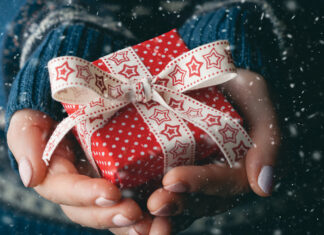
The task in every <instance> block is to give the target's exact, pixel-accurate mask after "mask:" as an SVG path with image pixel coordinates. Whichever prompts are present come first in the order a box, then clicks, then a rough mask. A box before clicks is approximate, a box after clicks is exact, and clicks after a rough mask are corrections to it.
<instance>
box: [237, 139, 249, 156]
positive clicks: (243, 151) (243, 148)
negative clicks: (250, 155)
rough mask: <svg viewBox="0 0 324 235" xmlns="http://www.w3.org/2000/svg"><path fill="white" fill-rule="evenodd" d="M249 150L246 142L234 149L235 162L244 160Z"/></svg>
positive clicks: (241, 142)
mask: <svg viewBox="0 0 324 235" xmlns="http://www.w3.org/2000/svg"><path fill="white" fill-rule="evenodd" d="M248 150H249V147H247V146H245V144H244V142H243V141H242V140H241V141H240V143H239V145H238V146H236V147H235V148H233V152H234V153H235V160H239V159H241V158H243V157H244V156H245V155H246V153H247V152H248Z"/></svg>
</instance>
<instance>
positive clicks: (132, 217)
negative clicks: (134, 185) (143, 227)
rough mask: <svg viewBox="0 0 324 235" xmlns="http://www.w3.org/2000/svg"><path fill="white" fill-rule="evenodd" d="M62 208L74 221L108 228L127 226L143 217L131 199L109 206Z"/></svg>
mask: <svg viewBox="0 0 324 235" xmlns="http://www.w3.org/2000/svg"><path fill="white" fill-rule="evenodd" d="M61 207H62V210H63V211H64V213H65V214H66V215H67V217H69V218H70V219H71V220H72V221H73V222H75V223H78V224H81V225H83V226H87V227H92V228H97V229H107V228H110V227H127V226H130V225H133V224H135V223H136V222H137V221H139V220H141V219H142V218H143V215H142V212H141V209H140V208H139V206H138V205H137V204H136V203H135V202H134V201H133V200H131V199H124V200H122V201H121V202H120V203H118V204H116V205H114V206H112V207H109V208H101V207H73V206H66V205H62V206H61Z"/></svg>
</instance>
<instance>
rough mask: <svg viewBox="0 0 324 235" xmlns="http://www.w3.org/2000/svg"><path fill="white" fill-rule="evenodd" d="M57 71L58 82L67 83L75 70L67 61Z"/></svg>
mask: <svg viewBox="0 0 324 235" xmlns="http://www.w3.org/2000/svg"><path fill="white" fill-rule="evenodd" d="M55 69H56V80H60V79H61V80H64V81H66V82H67V80H68V78H69V76H70V74H71V73H73V72H74V69H72V68H71V67H70V66H69V63H68V62H67V61H65V62H64V63H63V64H62V65H61V66H58V67H56V68H55Z"/></svg>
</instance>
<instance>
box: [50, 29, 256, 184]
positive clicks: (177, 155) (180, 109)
mask: <svg viewBox="0 0 324 235" xmlns="http://www.w3.org/2000/svg"><path fill="white" fill-rule="evenodd" d="M227 47H228V43H227V42H226V41H219V42H215V43H213V44H207V45H204V46H202V47H199V48H197V49H194V50H192V51H189V52H188V49H187V47H186V46H185V44H184V43H183V41H182V40H181V39H180V37H179V35H178V34H177V32H176V31H175V30H173V31H171V32H169V33H166V34H163V35H161V36H159V37H157V38H154V39H151V40H148V41H146V42H143V43H140V44H138V45H136V46H133V47H132V48H125V49H123V50H121V51H118V52H115V53H113V54H111V55H108V56H105V57H103V58H101V59H99V60H98V61H95V62H94V63H93V65H95V66H97V67H95V66H93V65H92V64H89V63H88V62H86V61H84V60H82V59H79V58H75V57H60V58H58V59H54V60H53V61H51V62H50V64H49V65H50V68H49V70H50V77H51V82H54V83H55V84H56V85H54V92H55V94H56V97H60V98H61V97H69V96H72V97H73V98H72V99H68V100H67V101H73V102H74V101H76V100H77V98H78V97H79V98H80V97H83V98H80V99H81V100H82V99H86V97H88V96H92V95H95V96H96V94H98V95H100V96H101V97H102V98H99V99H93V100H94V101H92V102H91V103H90V104H87V105H85V104H84V105H85V106H84V105H81V106H78V105H71V104H68V103H64V107H65V109H66V111H67V112H68V114H69V118H68V120H67V121H65V122H64V121H63V124H67V125H68V127H69V128H71V127H72V126H73V125H75V124H77V123H78V124H77V125H76V131H75V132H77V136H78V140H79V142H80V143H81V145H82V146H83V148H84V149H85V151H86V152H87V155H89V158H91V159H90V160H93V159H94V160H95V163H96V166H97V167H98V169H99V171H100V173H101V175H102V176H103V177H105V178H107V179H109V180H111V181H112V182H114V183H115V184H118V185H119V186H121V187H135V186H137V185H140V184H143V183H145V182H148V181H150V180H154V179H158V178H160V177H161V176H162V174H163V173H164V172H165V171H166V170H168V169H169V167H171V168H172V167H175V166H178V165H184V164H194V162H193V161H194V158H193V156H194V155H196V156H195V157H196V162H197V161H201V160H204V159H206V157H208V156H209V155H210V154H212V153H215V152H218V153H219V152H220V150H221V151H222V152H223V153H224V154H225V157H227V160H228V162H229V163H230V164H233V161H234V160H235V159H238V158H241V157H243V156H244V155H245V153H246V151H247V149H248V147H249V146H250V144H251V142H250V139H249V137H248V136H246V135H245V132H244V130H243V129H242V128H241V126H240V125H238V124H237V122H236V121H235V120H238V121H239V122H242V120H241V118H240V117H239V115H238V114H237V113H236V112H235V110H234V109H233V108H232V106H231V105H230V104H229V103H228V102H227V101H226V99H225V98H224V97H223V96H222V94H221V93H220V92H218V91H217V89H216V88H215V87H214V86H213V84H214V85H215V84H218V83H223V82H225V81H226V80H228V79H231V78H232V75H231V74H233V72H234V71H235V67H234V66H233V63H232V60H231V59H230V56H229V55H230V54H229V52H228V49H227ZM109 74H114V75H115V76H117V77H114V76H112V75H109ZM228 75H229V76H228ZM154 76H155V77H154ZM143 77H144V78H146V79H149V80H152V78H153V77H154V79H153V80H152V89H154V91H157V92H158V94H159V96H155V97H154V101H153V100H151V101H150V96H148V94H150V93H148V90H147V89H148V88H147V87H146V86H143V85H141V84H139V86H137V88H136V101H137V102H134V104H129V103H130V101H129V100H130V98H129V94H130V93H129V92H130V91H131V92H135V90H134V91H133V90H130V89H133V88H130V86H129V85H128V81H135V82H137V81H138V80H139V79H142V78H143ZM110 81H111V82H110ZM67 84H70V85H69V86H70V87H68V88H69V89H67V88H66V87H67ZM80 87H81V88H82V87H84V88H86V89H88V90H85V91H86V92H82V91H83V90H82V89H81V88H80ZM91 87H93V88H94V89H93V90H91ZM89 88H90V89H89ZM191 88H195V89H196V88H199V89H197V90H193V91H190V92H187V93H186V95H184V94H181V92H183V91H186V90H188V89H191ZM91 92H93V93H91ZM100 96H99V97H100ZM159 97H160V98H159ZM190 97H192V98H193V99H192V98H190ZM106 98H109V99H106ZM63 100H64V99H63ZM155 100H159V101H158V102H159V103H157V102H155ZM161 100H162V101H161ZM140 101H144V102H143V103H138V102H140ZM65 102H66V101H65ZM161 102H162V103H161ZM162 104H163V105H162ZM107 107H110V108H107ZM87 110H91V112H92V113H91V114H88V112H89V111H87ZM117 110H118V111H117ZM171 110H172V111H171ZM179 117H181V118H179ZM182 118H183V119H182ZM60 125H61V124H60ZM60 125H59V127H58V128H57V130H55V132H54V134H53V138H54V139H55V137H57V139H59V138H61V135H62V133H66V131H67V130H66V129H64V128H62V127H60ZM51 139H52V138H51ZM58 141H59V140H55V141H54V142H58ZM215 143H217V144H215ZM48 149H49V150H50V151H53V149H55V144H53V143H50V144H49V145H48V146H47V147H46V150H48ZM50 151H49V152H50ZM46 153H47V152H46ZM47 154H48V153H47ZM227 155H230V156H231V157H230V158H228V156H227ZM220 156H221V155H220ZM188 157H189V158H188ZM45 159H46V158H45ZM47 160H48V159H47Z"/></svg>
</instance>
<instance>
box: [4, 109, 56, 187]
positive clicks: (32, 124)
mask: <svg viewBox="0 0 324 235" xmlns="http://www.w3.org/2000/svg"><path fill="white" fill-rule="evenodd" d="M54 125H55V122H54V121H53V120H52V119H51V118H50V117H49V116H47V115H45V114H44V113H42V112H39V111H34V110H29V109H24V110H20V111H18V112H16V113H15V114H14V115H13V116H12V118H11V121H10V125H9V129H8V133H7V142H8V146H9V149H10V150H11V152H12V153H13V155H14V157H15V159H16V161H17V163H18V169H19V174H20V178H21V180H22V182H23V184H24V185H25V186H26V187H35V186H37V185H38V184H40V183H41V182H42V181H43V179H44V178H45V176H46V170H47V167H46V165H45V163H44V161H43V160H42V154H43V151H44V148H45V146H46V143H47V140H48V137H49V135H50V134H51V132H52V129H53V127H54Z"/></svg>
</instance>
